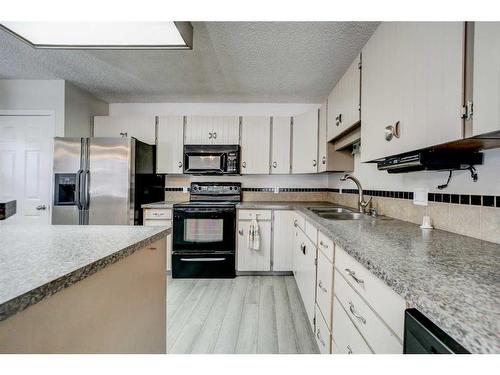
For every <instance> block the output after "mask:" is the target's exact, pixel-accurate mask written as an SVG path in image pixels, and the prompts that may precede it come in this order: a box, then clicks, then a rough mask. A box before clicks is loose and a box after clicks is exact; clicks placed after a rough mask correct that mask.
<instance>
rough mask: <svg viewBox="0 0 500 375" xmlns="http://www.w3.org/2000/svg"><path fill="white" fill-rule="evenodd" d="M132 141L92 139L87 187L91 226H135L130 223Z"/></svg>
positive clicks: (90, 141)
mask: <svg viewBox="0 0 500 375" xmlns="http://www.w3.org/2000/svg"><path fill="white" fill-rule="evenodd" d="M131 152H132V149H131V140H130V139H127V138H90V139H89V171H88V173H84V180H85V184H86V186H87V192H85V194H86V202H87V206H88V217H89V219H88V224H91V225H92V224H121V225H129V224H133V216H132V222H131V220H130V189H131V173H132V165H131V160H132V155H131Z"/></svg>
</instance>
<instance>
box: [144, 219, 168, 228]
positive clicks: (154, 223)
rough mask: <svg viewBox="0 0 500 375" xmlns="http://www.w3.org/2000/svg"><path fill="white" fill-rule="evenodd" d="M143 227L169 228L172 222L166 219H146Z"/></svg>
mask: <svg viewBox="0 0 500 375" xmlns="http://www.w3.org/2000/svg"><path fill="white" fill-rule="evenodd" d="M144 225H145V226H146V227H161V226H164V227H171V226H172V220H167V219H146V220H144Z"/></svg>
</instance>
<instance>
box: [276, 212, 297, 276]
mask: <svg viewBox="0 0 500 375" xmlns="http://www.w3.org/2000/svg"><path fill="white" fill-rule="evenodd" d="M294 219H295V215H294V211H274V221H273V225H274V237H273V271H291V270H292V269H293V238H294V237H293V236H290V233H293V229H294V225H293V221H294Z"/></svg>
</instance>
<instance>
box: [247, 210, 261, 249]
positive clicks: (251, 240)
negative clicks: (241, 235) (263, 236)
mask: <svg viewBox="0 0 500 375" xmlns="http://www.w3.org/2000/svg"><path fill="white" fill-rule="evenodd" d="M247 246H248V249H249V250H260V228H259V223H258V222H257V218H256V217H255V218H253V219H252V221H250V227H249V228H248V244H247Z"/></svg>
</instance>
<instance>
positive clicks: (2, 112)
mask: <svg viewBox="0 0 500 375" xmlns="http://www.w3.org/2000/svg"><path fill="white" fill-rule="evenodd" d="M0 116H52V117H54V119H55V116H56V111H53V110H38V109H0ZM54 124H55V122H54ZM54 135H55V127H54Z"/></svg>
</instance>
